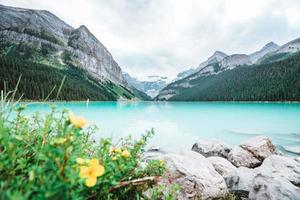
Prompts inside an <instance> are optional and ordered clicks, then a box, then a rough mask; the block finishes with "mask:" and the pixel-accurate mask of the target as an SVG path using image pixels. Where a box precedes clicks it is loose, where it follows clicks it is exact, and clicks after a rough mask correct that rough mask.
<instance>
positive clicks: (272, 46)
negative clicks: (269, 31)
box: [249, 42, 279, 63]
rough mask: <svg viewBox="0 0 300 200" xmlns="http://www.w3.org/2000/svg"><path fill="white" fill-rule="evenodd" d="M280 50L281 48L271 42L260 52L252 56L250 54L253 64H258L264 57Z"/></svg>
mask: <svg viewBox="0 0 300 200" xmlns="http://www.w3.org/2000/svg"><path fill="white" fill-rule="evenodd" d="M278 49H279V46H278V45H277V44H276V43H274V42H269V43H268V44H266V45H265V46H263V48H261V49H260V50H259V51H256V52H254V53H252V54H250V55H249V56H250V60H251V62H252V63H256V62H257V61H258V60H259V59H261V58H262V57H264V56H265V55H267V54H269V53H272V52H275V51H277V50H278Z"/></svg>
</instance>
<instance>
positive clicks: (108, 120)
mask: <svg viewBox="0 0 300 200" xmlns="http://www.w3.org/2000/svg"><path fill="white" fill-rule="evenodd" d="M50 104H51V103H50ZM52 104H53V103H52ZM55 104H56V105H57V107H58V108H67V109H69V110H71V111H72V112H73V113H74V114H75V115H80V116H83V117H85V118H86V119H88V121H89V123H90V124H95V125H97V126H98V127H99V129H100V130H99V131H98V132H97V133H96V134H95V135H94V137H95V139H96V140H99V139H100V138H101V137H104V136H112V137H113V139H114V140H115V141H117V140H118V139H119V138H121V137H127V136H128V135H132V136H133V137H134V138H135V137H138V136H140V135H141V134H143V133H145V131H146V130H150V129H151V128H154V130H155V133H156V134H155V136H154V137H153V139H152V140H151V142H150V143H151V144H150V145H159V146H161V147H162V148H163V149H165V150H170V151H178V150H186V149H190V148H191V147H192V145H193V143H194V142H195V141H197V140H198V139H201V138H204V139H216V140H221V141H224V142H226V143H228V144H230V145H232V146H234V145H238V144H239V143H241V142H242V141H245V140H247V139H248V138H250V137H253V136H257V135H266V136H269V137H271V138H272V139H273V142H274V143H275V144H276V145H278V146H279V148H282V147H285V148H287V149H288V148H290V149H300V103H224V102H199V103H188V102H138V103H118V102H90V103H89V105H87V104H86V103H85V102H79V103H55ZM29 108H30V109H29V110H30V112H36V111H39V112H45V111H49V110H50V108H49V104H39V103H36V104H31V105H29Z"/></svg>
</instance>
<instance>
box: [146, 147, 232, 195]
mask: <svg viewBox="0 0 300 200" xmlns="http://www.w3.org/2000/svg"><path fill="white" fill-rule="evenodd" d="M152 158H154V159H155V157H152ZM161 158H163V159H164V160H165V161H166V165H167V174H166V176H167V177H166V178H165V179H163V180H162V182H164V183H167V184H179V185H180V187H181V190H180V193H179V196H178V197H177V199H182V200H183V199H203V200H205V199H220V198H224V197H225V196H226V195H227V194H228V190H227V186H226V183H225V181H224V179H223V177H222V176H221V175H220V174H218V172H217V171H216V170H215V169H214V167H213V165H212V164H211V163H210V162H209V160H208V159H207V158H205V157H204V156H202V155H200V154H198V153H196V152H193V151H188V152H182V153H176V154H175V153H167V154H164V155H162V154H160V155H159V159H161Z"/></svg>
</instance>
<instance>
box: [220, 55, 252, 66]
mask: <svg viewBox="0 0 300 200" xmlns="http://www.w3.org/2000/svg"><path fill="white" fill-rule="evenodd" d="M251 64H252V62H251V59H250V56H248V55H246V54H233V55H230V56H227V57H226V58H224V59H223V60H222V61H221V62H220V66H221V68H220V70H228V69H233V68H235V67H237V66H240V65H251Z"/></svg>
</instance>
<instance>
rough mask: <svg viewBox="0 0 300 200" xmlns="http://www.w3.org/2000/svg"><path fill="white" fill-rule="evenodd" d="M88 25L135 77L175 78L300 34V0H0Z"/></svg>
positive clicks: (76, 24)
mask: <svg viewBox="0 0 300 200" xmlns="http://www.w3.org/2000/svg"><path fill="white" fill-rule="evenodd" d="M0 4H4V5H11V6H18V7H26V8H34V9H44V10H49V11H51V12H52V13H54V14H56V15H57V16H58V17H60V18H62V19H63V20H64V21H65V22H67V23H68V24H70V25H72V26H73V27H79V26H80V25H81V24H84V25H86V26H87V27H88V28H89V29H90V30H91V32H92V33H94V34H95V35H96V37H97V38H98V39H99V40H100V41H101V42H102V43H103V44H104V45H105V46H106V47H107V48H108V49H109V50H110V52H111V53H112V55H113V56H114V58H115V60H116V61H117V62H118V63H119V65H120V66H121V68H122V69H123V70H124V71H127V72H129V73H130V74H132V75H133V76H137V77H145V76H148V75H161V76H169V77H175V76H176V74H177V73H178V72H180V71H182V70H185V69H188V68H190V67H196V66H197V65H198V64H199V63H201V62H202V61H204V60H205V59H206V58H207V57H209V56H210V55H211V54H213V53H214V51H216V50H220V51H223V52H225V53H227V54H233V53H251V52H253V51H255V50H258V49H259V48H261V47H262V46H263V45H264V44H266V43H268V42H270V41H274V42H276V43H278V44H279V45H282V44H284V43H286V42H288V41H290V40H292V39H295V38H298V37H300V24H299V23H300V0H284V1H283V0H0Z"/></svg>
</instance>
